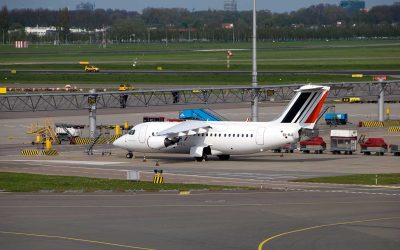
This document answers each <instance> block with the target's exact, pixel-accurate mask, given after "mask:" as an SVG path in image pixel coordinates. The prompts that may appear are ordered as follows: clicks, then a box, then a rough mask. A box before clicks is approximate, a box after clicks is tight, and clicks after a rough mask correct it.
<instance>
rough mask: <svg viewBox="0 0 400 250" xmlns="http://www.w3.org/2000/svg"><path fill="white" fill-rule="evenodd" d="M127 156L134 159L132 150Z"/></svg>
mask: <svg viewBox="0 0 400 250" xmlns="http://www.w3.org/2000/svg"><path fill="white" fill-rule="evenodd" d="M126 158H127V159H132V158H133V153H132V152H131V151H129V152H128V153H127V154H126Z"/></svg>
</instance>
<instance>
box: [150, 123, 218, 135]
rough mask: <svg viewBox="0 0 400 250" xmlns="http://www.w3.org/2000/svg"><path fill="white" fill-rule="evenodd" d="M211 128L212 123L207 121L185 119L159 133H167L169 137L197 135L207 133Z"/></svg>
mask: <svg viewBox="0 0 400 250" xmlns="http://www.w3.org/2000/svg"><path fill="white" fill-rule="evenodd" d="M209 128H211V126H210V124H209V123H208V122H205V121H192V120H191V121H184V122H181V123H179V124H177V125H175V126H172V127H170V128H169V129H166V130H163V131H160V132H158V134H157V135H159V136H160V135H166V136H168V137H176V136H186V135H195V134H199V133H206V132H207V131H208V129H209Z"/></svg>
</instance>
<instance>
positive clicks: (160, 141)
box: [147, 136, 180, 149]
mask: <svg viewBox="0 0 400 250" xmlns="http://www.w3.org/2000/svg"><path fill="white" fill-rule="evenodd" d="M179 140H180V139H179V138H178V137H175V138H171V139H169V138H165V137H163V136H151V137H149V139H148V140H147V145H148V146H149V148H152V149H162V148H168V147H169V146H172V145H174V144H176V143H178V141H179Z"/></svg>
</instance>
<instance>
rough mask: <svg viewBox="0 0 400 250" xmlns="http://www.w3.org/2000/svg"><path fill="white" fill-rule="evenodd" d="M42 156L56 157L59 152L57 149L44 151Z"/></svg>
mask: <svg viewBox="0 0 400 250" xmlns="http://www.w3.org/2000/svg"><path fill="white" fill-rule="evenodd" d="M42 155H51V156H55V155H58V152H57V150H55V149H46V150H42Z"/></svg>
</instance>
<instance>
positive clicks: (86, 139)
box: [74, 135, 120, 144]
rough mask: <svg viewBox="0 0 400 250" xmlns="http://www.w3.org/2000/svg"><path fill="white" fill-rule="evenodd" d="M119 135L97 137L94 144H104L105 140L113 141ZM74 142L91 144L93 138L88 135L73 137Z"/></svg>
mask: <svg viewBox="0 0 400 250" xmlns="http://www.w3.org/2000/svg"><path fill="white" fill-rule="evenodd" d="M119 137H120V136H119V135H112V136H110V137H100V138H99V139H97V141H96V144H106V143H107V142H110V143H113V142H114V141H115V140H116V139H118V138H119ZM74 140H75V144H92V143H93V141H94V138H90V137H77V138H75V139H74Z"/></svg>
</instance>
